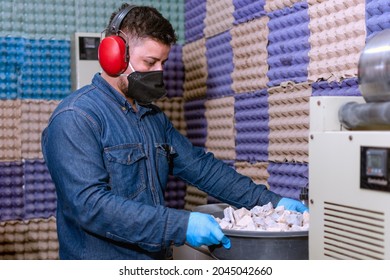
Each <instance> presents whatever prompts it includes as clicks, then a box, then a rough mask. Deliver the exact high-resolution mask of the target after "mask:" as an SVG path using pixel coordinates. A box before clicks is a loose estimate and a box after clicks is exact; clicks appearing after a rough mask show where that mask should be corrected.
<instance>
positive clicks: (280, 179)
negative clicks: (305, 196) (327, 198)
mask: <svg viewBox="0 0 390 280" xmlns="http://www.w3.org/2000/svg"><path fill="white" fill-rule="evenodd" d="M267 171H268V173H269V178H268V184H269V186H270V190H271V191H273V192H275V193H278V194H280V195H282V196H285V197H290V198H294V199H299V195H300V193H301V190H302V188H307V187H308V184H309V179H308V178H309V168H308V164H298V163H273V162H270V163H269V165H268V168H267Z"/></svg>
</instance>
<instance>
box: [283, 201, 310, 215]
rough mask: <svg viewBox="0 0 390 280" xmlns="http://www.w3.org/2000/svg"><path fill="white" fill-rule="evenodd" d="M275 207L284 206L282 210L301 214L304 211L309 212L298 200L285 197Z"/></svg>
mask: <svg viewBox="0 0 390 280" xmlns="http://www.w3.org/2000/svg"><path fill="white" fill-rule="evenodd" d="M277 206H284V209H286V210H291V211H297V212H301V213H303V212H305V211H307V212H309V208H307V207H306V205H305V204H303V203H302V202H300V201H298V200H295V199H291V198H287V197H283V198H282V199H281V200H280V201H279V203H278V205H277Z"/></svg>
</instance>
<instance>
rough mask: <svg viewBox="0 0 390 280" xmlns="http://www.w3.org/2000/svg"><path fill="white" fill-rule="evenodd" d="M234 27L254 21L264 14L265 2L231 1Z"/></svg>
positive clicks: (259, 0)
mask: <svg viewBox="0 0 390 280" xmlns="http://www.w3.org/2000/svg"><path fill="white" fill-rule="evenodd" d="M233 5H234V12H233V16H234V23H233V24H235V25H237V24H240V23H243V22H247V21H250V20H254V19H256V18H259V17H262V16H264V15H265V14H266V12H265V11H264V6H265V0H233Z"/></svg>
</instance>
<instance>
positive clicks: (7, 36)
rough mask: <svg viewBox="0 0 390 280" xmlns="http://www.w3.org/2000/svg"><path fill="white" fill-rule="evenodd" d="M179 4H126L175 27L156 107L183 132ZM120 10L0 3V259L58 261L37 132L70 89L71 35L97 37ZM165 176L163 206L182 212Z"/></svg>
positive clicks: (94, 4) (86, 4) (81, 4)
mask: <svg viewBox="0 0 390 280" xmlns="http://www.w3.org/2000/svg"><path fill="white" fill-rule="evenodd" d="M133 2H134V3H133ZM183 2H184V1H182V0H179V1H178V0H161V1H132V3H133V4H139V5H151V6H155V7H156V8H157V9H159V10H160V11H161V13H162V14H163V15H164V16H165V17H167V18H168V19H169V20H170V21H171V23H172V25H173V27H174V28H175V30H176V34H177V36H178V42H179V43H178V44H177V45H175V46H173V48H172V52H171V53H170V57H169V59H170V61H169V62H167V63H166V69H165V70H166V71H165V72H164V81H165V83H166V84H167V89H168V97H169V98H173V100H171V101H168V102H167V103H165V104H167V105H166V106H165V107H164V108H165V109H167V114H168V115H169V117H171V118H172V119H173V122H174V125H175V126H177V127H178V129H179V130H180V131H181V132H182V133H185V130H186V129H185V122H184V116H183V101H182V100H177V99H178V98H182V96H183V82H184V66H183V62H182V53H181V45H180V43H181V42H184V3H183ZM120 5H121V3H118V2H117V1H115V0H109V1H103V0H88V1H62V0H58V1H51V0H42V1H41V0H39V1H38V0H29V1H27V0H20V1H7V0H0V24H1V26H2V28H1V30H0V119H1V121H0V259H56V258H58V244H57V243H58V242H57V237H56V230H55V218H54V215H55V211H56V193H55V189H54V185H53V182H52V181H51V177H50V175H49V173H48V170H47V168H46V165H45V163H44V160H43V158H42V157H43V156H42V151H41V143H40V142H41V133H42V130H43V129H44V127H45V126H46V125H47V122H48V119H49V117H50V115H51V113H52V111H53V110H54V108H55V107H56V106H57V105H58V103H59V102H60V100H62V99H63V98H64V97H66V96H67V95H69V94H70V92H71V76H70V71H71V69H70V68H71V66H70V51H71V50H70V39H71V37H72V35H73V33H74V32H76V31H77V32H102V31H103V30H104V29H105V28H106V26H107V23H108V20H109V17H110V15H111V13H112V12H113V11H114V10H116V9H117V8H119V6H120ZM91 78H92V77H91ZM176 107H178V108H180V111H178V110H177V108H176ZM171 179H172V181H170V182H169V183H168V188H167V196H168V197H169V198H170V200H169V204H170V205H171V206H172V207H179V208H182V207H183V204H184V194H183V191H184V190H185V186H183V185H184V183H183V182H178V181H177V179H175V178H171ZM170 188H171V189H170Z"/></svg>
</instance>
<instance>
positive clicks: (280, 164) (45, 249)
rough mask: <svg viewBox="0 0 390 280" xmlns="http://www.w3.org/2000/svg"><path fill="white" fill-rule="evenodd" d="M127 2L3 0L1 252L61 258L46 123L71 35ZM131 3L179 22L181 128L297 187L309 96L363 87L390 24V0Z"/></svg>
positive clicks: (172, 66)
mask: <svg viewBox="0 0 390 280" xmlns="http://www.w3.org/2000/svg"><path fill="white" fill-rule="evenodd" d="M120 3H121V2H118V1H114V0H111V1H97V0H89V1H76V0H75V1H65V0H64V1H58V0H57V1H48V0H47V1H38V0H35V1H22V0H19V1H17V0H15V1H1V2H0V8H1V9H0V10H1V18H0V23H1V24H2V30H1V31H0V60H1V65H0V116H1V123H0V259H54V258H57V250H58V244H57V240H56V234H55V219H54V212H55V192H54V186H53V184H52V182H51V180H50V176H49V175H48V173H47V169H46V168H45V165H44V162H43V160H42V155H41V151H40V132H41V130H42V128H43V127H44V126H45V124H46V122H47V119H48V117H49V115H50V113H51V112H52V110H53V109H54V107H55V106H56V104H58V102H59V101H60V100H61V99H62V98H64V97H65V96H66V95H68V94H69V93H70V86H71V85H70V61H69V59H70V47H69V44H70V41H69V40H70V39H69V38H70V36H71V34H72V33H73V32H75V31H80V32H101V31H102V30H103V29H104V27H105V25H106V20H107V19H108V17H109V15H110V13H111V12H112V11H113V10H115V9H116V8H117V6H119V5H120ZM133 3H143V4H150V5H155V6H156V7H157V8H159V9H160V10H161V11H162V12H163V14H164V15H165V16H167V18H168V19H170V20H171V22H172V23H173V25H174V27H175V29H176V30H177V32H178V35H179V42H178V44H177V45H176V46H174V47H173V49H172V52H171V55H170V60H169V62H168V63H167V65H166V71H165V73H166V74H165V81H166V84H167V88H168V92H169V94H168V98H167V99H165V100H161V101H159V105H160V106H162V107H163V109H164V110H165V111H166V112H167V114H168V116H169V117H170V118H171V119H172V121H173V122H174V124H175V125H176V127H177V128H178V129H179V130H180V131H181V132H182V133H183V134H186V135H187V137H188V138H189V139H190V140H191V141H192V142H193V143H194V144H196V145H199V146H202V147H204V148H205V149H206V150H208V151H210V152H213V153H214V154H215V155H216V157H218V158H220V159H222V160H223V161H225V162H226V163H227V164H229V165H230V166H231V167H232V168H235V169H236V170H237V171H238V172H240V173H242V174H246V175H248V176H250V177H251V178H252V179H253V180H255V181H256V182H259V183H263V184H266V185H267V186H268V187H269V188H270V189H271V190H273V191H275V192H277V193H280V194H282V195H284V196H288V197H292V198H298V196H299V193H300V191H301V189H302V188H303V187H306V186H307V183H308V168H309V162H308V139H307V137H308V132H309V115H310V112H309V106H308V102H309V98H310V96H315V95H360V92H359V88H358V82H357V62H358V58H359V54H360V52H361V50H362V48H363V47H364V44H365V41H366V39H367V38H368V37H370V36H372V34H374V33H376V32H378V31H380V30H383V29H385V28H389V24H390V21H389V13H390V4H389V3H388V1H384V0H373V1H369V0H367V1H363V0H326V1H325V0H318V1H314V0H308V1H297V0H267V1H265V0H258V1H253V0H218V1H217V0H208V1H206V0H189V1H168V0H166V1H133ZM87 15H88V16H87ZM184 74H185V75H184ZM326 148H330V147H324V149H326ZM311 164H318V163H311ZM231 187H234V186H231ZM167 201H168V203H167V204H168V205H169V206H171V207H176V208H186V209H192V208H193V207H194V206H196V205H199V204H205V203H212V202H216V201H215V199H213V198H212V197H208V196H207V195H205V194H204V193H202V192H200V191H198V190H196V189H195V188H194V187H192V186H185V184H184V183H183V182H181V181H180V180H177V179H175V178H171V180H170V183H169V187H168V191H167Z"/></svg>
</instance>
